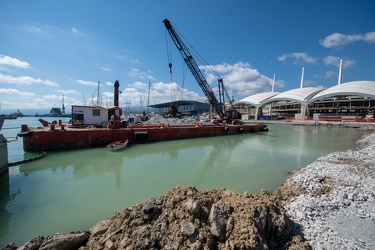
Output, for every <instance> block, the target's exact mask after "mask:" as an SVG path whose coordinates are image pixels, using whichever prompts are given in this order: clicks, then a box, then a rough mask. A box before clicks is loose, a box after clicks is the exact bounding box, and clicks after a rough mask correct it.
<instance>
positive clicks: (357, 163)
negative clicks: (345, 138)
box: [277, 134, 375, 249]
mask: <svg viewBox="0 0 375 250" xmlns="http://www.w3.org/2000/svg"><path fill="white" fill-rule="evenodd" d="M358 147H359V149H358V150H356V151H352V150H349V151H347V152H337V153H332V154H329V155H328V156H326V157H321V158H319V159H318V160H316V161H315V162H314V163H312V164H311V165H309V166H307V167H306V168H304V169H302V170H300V171H298V173H296V174H294V175H293V176H292V177H291V178H289V179H288V180H287V181H286V182H285V183H284V184H283V186H282V187H280V188H279V190H278V191H277V192H279V195H280V194H281V196H282V198H283V199H285V198H287V200H285V203H284V204H285V209H286V212H287V214H288V216H289V217H290V218H291V219H292V220H293V221H294V223H295V225H296V228H297V229H298V230H299V232H300V235H303V236H304V238H305V239H306V240H308V241H309V243H310V244H311V246H312V248H313V249H375V193H374V192H375V134H371V135H368V136H366V137H364V138H363V139H361V140H359V141H358ZM286 194H288V195H286Z"/></svg>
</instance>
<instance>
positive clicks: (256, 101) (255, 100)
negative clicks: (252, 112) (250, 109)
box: [233, 92, 280, 107]
mask: <svg viewBox="0 0 375 250" xmlns="http://www.w3.org/2000/svg"><path fill="white" fill-rule="evenodd" d="M278 94H280V92H264V93H259V94H255V95H251V96H248V97H245V98H243V99H241V100H238V101H235V102H234V103H233V104H234V105H238V104H252V105H254V106H258V107H259V106H261V105H262V102H264V101H266V100H268V99H270V98H271V97H273V96H275V95H278Z"/></svg>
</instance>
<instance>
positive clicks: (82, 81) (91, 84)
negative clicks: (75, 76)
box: [75, 80, 98, 86]
mask: <svg viewBox="0 0 375 250" xmlns="http://www.w3.org/2000/svg"><path fill="white" fill-rule="evenodd" d="M75 82H77V83H79V84H81V85H87V86H98V83H97V82H91V81H85V80H75Z"/></svg>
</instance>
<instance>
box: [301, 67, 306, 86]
mask: <svg viewBox="0 0 375 250" xmlns="http://www.w3.org/2000/svg"><path fill="white" fill-rule="evenodd" d="M304 75H305V68H302V76H301V86H300V88H303V77H304Z"/></svg>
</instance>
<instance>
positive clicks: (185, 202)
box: [3, 134, 375, 250]
mask: <svg viewBox="0 0 375 250" xmlns="http://www.w3.org/2000/svg"><path fill="white" fill-rule="evenodd" d="M374 170H375V134H370V135H367V136H366V137H364V138H363V139H361V140H359V141H358V150H355V151H352V150H349V151H347V152H337V153H333V154H330V155H328V156H326V157H322V158H319V159H318V160H317V161H315V162H314V163H312V164H310V165H309V166H307V167H305V168H303V169H301V170H299V171H297V172H296V173H294V174H293V175H292V176H291V177H290V178H289V179H288V180H287V181H286V182H285V183H284V184H283V185H282V186H281V187H280V188H279V189H277V190H276V191H275V192H274V194H271V193H269V192H267V191H264V190H262V191H261V193H260V194H259V195H254V194H250V193H244V194H238V193H235V192H231V191H228V190H225V189H215V190H200V191H198V190H196V189H195V188H194V187H176V188H174V189H172V190H170V191H168V192H167V193H166V194H164V195H161V196H159V197H156V198H151V199H149V200H146V201H144V202H143V203H141V204H137V205H134V206H132V207H129V208H125V209H124V210H123V211H121V212H117V213H116V214H115V215H114V216H113V217H112V218H108V219H107V220H103V221H101V222H99V223H97V224H96V225H95V226H93V227H92V228H91V229H90V230H88V231H85V232H72V233H68V234H55V235H52V236H47V237H45V236H39V237H36V238H34V239H32V240H30V241H29V242H27V243H25V244H24V245H23V246H21V247H20V248H17V247H16V246H15V245H14V244H12V243H9V244H8V245H7V246H5V247H4V248H3V249H80V250H86V249H109V250H112V249H128V250H130V249H311V248H313V249H375V244H374V242H375V240H374V236H375V231H374V230H375V204H374V203H375V194H374V190H375V181H374V178H375V173H374Z"/></svg>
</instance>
